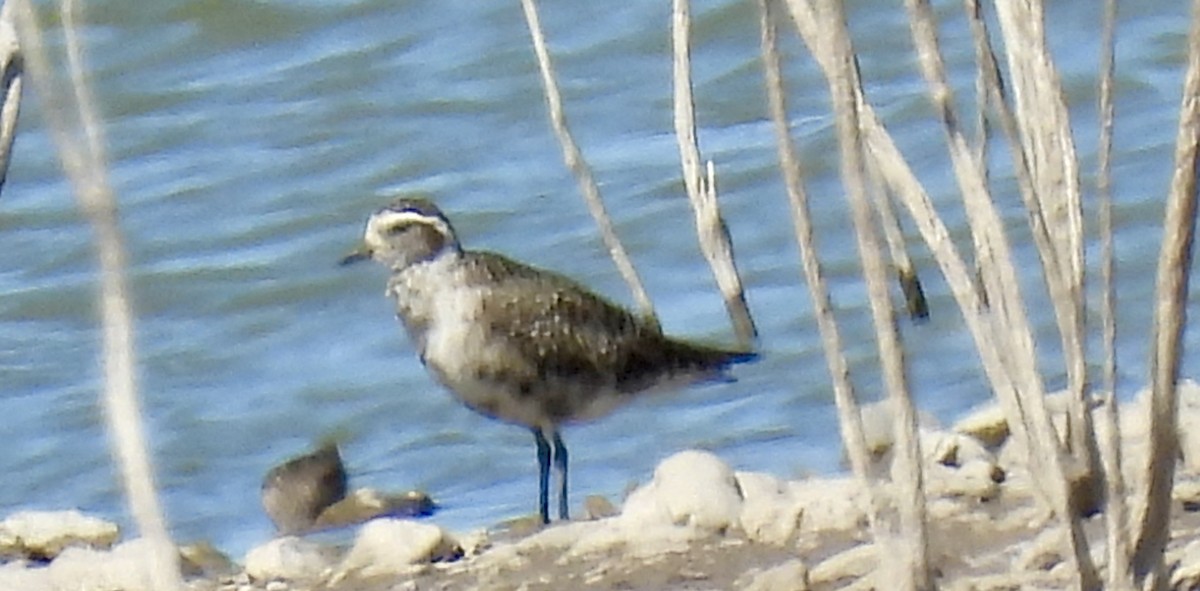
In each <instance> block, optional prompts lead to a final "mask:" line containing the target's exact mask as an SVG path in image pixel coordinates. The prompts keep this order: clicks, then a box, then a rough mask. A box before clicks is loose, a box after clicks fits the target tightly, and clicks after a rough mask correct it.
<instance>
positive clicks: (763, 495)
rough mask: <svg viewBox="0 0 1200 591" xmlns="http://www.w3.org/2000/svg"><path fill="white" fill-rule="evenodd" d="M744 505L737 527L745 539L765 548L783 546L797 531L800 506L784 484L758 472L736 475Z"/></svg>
mask: <svg viewBox="0 0 1200 591" xmlns="http://www.w3.org/2000/svg"><path fill="white" fill-rule="evenodd" d="M737 481H738V487H739V488H740V489H741V491H742V496H743V498H744V501H743V503H742V514H741V517H740V523H741V526H742V531H744V532H745V533H746V536H747V537H749V538H750V539H751V540H754V541H756V542H762V543H765V544H779V545H782V544H786V543H787V542H788V540H789V539H791V537H792V536H793V535H794V534H795V533H796V529H797V528H799V527H800V521H801V515H802V514H803V512H804V506H803V505H802V504H801V503H800V502H799V500H798V499H796V496H795V495H794V494H792V489H791V487H789V486H788V484H787V483H786V482H783V481H782V480H780V479H778V478H776V477H774V476H771V475H769V474H762V473H759V472H738V473H737Z"/></svg>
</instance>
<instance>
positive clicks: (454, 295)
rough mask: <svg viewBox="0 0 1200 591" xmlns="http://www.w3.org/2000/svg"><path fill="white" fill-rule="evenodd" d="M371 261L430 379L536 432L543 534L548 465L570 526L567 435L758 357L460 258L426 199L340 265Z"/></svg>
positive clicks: (533, 275) (580, 290)
mask: <svg viewBox="0 0 1200 591" xmlns="http://www.w3.org/2000/svg"><path fill="white" fill-rule="evenodd" d="M368 259H370V260H374V261H376V262H378V263H380V264H382V265H383V266H385V267H387V268H388V270H389V271H390V272H391V277H390V278H389V279H388V282H387V291H386V293H387V295H388V296H389V297H391V298H393V299H394V300H395V302H396V310H397V316H398V317H399V319H400V321H401V322H402V323H403V324H404V327H405V329H407V332H408V335H409V338H410V340H411V341H412V343H413V345H414V346H415V347H416V349H417V352H418V354H419V355H420V359H421V362H422V363H423V364H424V365H425V366H426V367H427V368H428V369H429V370H430V371H431V372H432V374H433V376H434V377H435V378H436V379H437V380H438V381H439V382H441V383H442V384H443V385H444V386H446V387H447V388H449V389H450V390H451V392H453V393H454V394H455V395H456V396H457V397H458V399H459V400H460V401H461V402H462V403H463V404H465V405H466V406H467V407H468V408H470V409H471V410H474V411H476V412H478V413H480V414H483V415H485V416H488V417H491V418H494V419H498V420H501V421H505V422H508V423H512V424H516V425H521V426H524V427H526V428H528V429H529V430H531V431H532V432H533V438H534V442H535V443H536V445H537V459H538V512H539V516H540V517H541V521H542V523H549V521H550V515H549V479H550V466H551V462H553V465H554V471H555V475H556V483H557V485H558V516H559V518H560V519H564V520H565V519H568V510H567V504H568V503H567V446H566V444H564V443H563V439H562V435H561V434H560V432H559V431H560V428H561V427H562V426H563V425H564V424H568V423H573V422H578V421H585V420H590V419H595V418H597V417H600V416H602V415H604V414H606V413H608V412H609V411H611V410H613V409H614V408H615V407H617V406H618V405H620V404H622V403H624V402H627V401H629V400H630V399H632V398H633V397H634V395H635V394H637V393H639V392H643V391H647V390H651V389H656V388H657V387H661V386H664V385H670V384H672V383H674V384H680V383H688V382H693V381H699V380H703V379H706V378H714V377H720V376H721V372H722V370H724V369H725V368H726V367H727V366H729V365H731V364H734V363H739V362H743V361H748V360H750V359H752V358H754V357H755V354H754V353H749V352H740V351H729V350H723V349H720V348H716V347H710V346H705V345H700V344H696V343H690V342H687V341H683V340H680V339H675V338H671V337H668V336H666V335H664V334H663V333H662V331H661V329H659V327H658V326H657V324H656V323H654V322H651V321H647V320H644V319H641V318H639V317H637V316H635V315H634V314H632V313H631V312H629V311H628V310H626V309H624V308H622V307H621V306H618V305H616V304H614V303H612V302H610V301H608V300H607V299H605V298H603V297H601V296H599V295H597V294H595V293H593V292H592V291H590V290H588V289H587V288H585V287H583V286H582V285H580V284H579V283H576V282H575V281H573V280H571V279H569V278H567V277H565V276H563V275H560V274H558V273H554V272H551V271H547V270H543V269H538V268H535V267H532V266H529V265H526V264H523V263H520V262H518V261H515V260H513V259H510V258H508V257H505V256H503V255H500V254H496V253H493V252H487V251H477V250H466V249H464V248H463V247H462V245H461V244H460V243H459V241H458V237H457V236H456V234H455V232H454V228H453V226H451V225H450V220H448V219H447V218H446V216H445V215H443V213H442V212H441V210H439V209H438V208H437V206H435V205H434V204H433V203H432V202H430V201H428V200H425V199H413V198H401V199H398V200H396V201H395V202H393V203H391V204H390V205H388V206H387V207H384V208H382V209H379V210H378V211H376V212H375V213H374V214H372V215H371V216H370V218H369V219H368V220H367V224H366V230H365V232H364V234H363V244H362V246H361V247H360V248H359V249H358V250H356V251H354V252H353V253H351V254H350V255H349V256H347V257H345V258H344V259H342V264H343V265H348V264H350V263H354V262H357V261H362V260H368Z"/></svg>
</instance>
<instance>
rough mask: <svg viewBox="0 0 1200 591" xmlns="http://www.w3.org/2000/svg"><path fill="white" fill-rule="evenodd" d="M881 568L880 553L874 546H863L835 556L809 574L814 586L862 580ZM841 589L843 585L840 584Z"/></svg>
mask: <svg viewBox="0 0 1200 591" xmlns="http://www.w3.org/2000/svg"><path fill="white" fill-rule="evenodd" d="M878 566H879V552H877V551H876V549H875V546H874V545H872V544H862V545H859V546H855V547H853V548H850V549H849V550H845V551H843V552H839V553H837V554H834V555H833V556H831V557H829V558H826V559H825V560H824V561H822V562H821V563H820V564H818V565H816V566H815V567H813V568H812V570H811V571H809V572H808V580H809V582H810V583H811V584H813V585H821V584H822V583H833V582H837V581H850V580H861V579H862V578H863V577H865V576H866V575H868V574H870V573H872V572H875V570H876V568H877V567H878ZM839 588H841V585H840V584H839Z"/></svg>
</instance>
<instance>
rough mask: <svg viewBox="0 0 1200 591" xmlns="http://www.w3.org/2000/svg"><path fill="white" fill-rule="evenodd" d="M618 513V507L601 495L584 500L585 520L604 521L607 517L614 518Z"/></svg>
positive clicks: (590, 496) (589, 496)
mask: <svg viewBox="0 0 1200 591" xmlns="http://www.w3.org/2000/svg"><path fill="white" fill-rule="evenodd" d="M618 513H619V512H618V511H617V508H616V506H614V505H613V504H612V501H610V500H608V499H607V498H605V497H603V496H601V495H588V496H587V498H586V499H584V500H583V515H584V519H587V520H589V521H595V520H597V519H604V518H605V517H612V516H614V515H617V514H618Z"/></svg>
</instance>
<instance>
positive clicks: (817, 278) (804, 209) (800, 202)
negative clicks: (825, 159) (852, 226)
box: [758, 0, 886, 541]
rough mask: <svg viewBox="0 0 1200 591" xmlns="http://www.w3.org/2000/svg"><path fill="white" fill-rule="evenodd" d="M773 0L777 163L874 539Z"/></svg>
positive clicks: (768, 22) (864, 465)
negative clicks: (787, 93)
mask: <svg viewBox="0 0 1200 591" xmlns="http://www.w3.org/2000/svg"><path fill="white" fill-rule="evenodd" d="M775 2H776V0H758V6H759V16H760V25H761V29H762V52H763V70H764V74H765V76H766V87H767V103H768V107H769V109H770V112H771V120H772V122H773V123H774V128H775V139H776V145H777V147H778V151H779V168H780V170H781V171H782V172H783V180H784V184H785V185H786V187H787V194H788V203H789V204H790V205H791V211H792V224H793V226H794V228H795V232H796V244H797V245H798V246H799V247H800V263H801V268H802V270H803V272H804V281H805V285H807V286H808V293H809V296H810V297H811V298H812V302H813V316H814V317H815V318H816V323H817V332H818V333H819V334H820V335H821V345H822V347H823V348H824V350H825V362H826V363H827V364H828V367H829V377H830V381H831V382H832V383H833V396H834V400H835V401H836V404H837V408H838V419H839V423H840V425H841V430H842V442H843V444H844V445H845V447H846V455H847V457H848V459H849V461H850V469H851V471H852V472H853V473H854V476H855V477H856V478H857V479H858V481H859V483H860V484H861V486H862V488H863V490H864V491H865V492H866V494H867V498H868V501H869V502H868V503H867V523H868V525H869V528H870V531H871V534H872V538H873V539H875V540H877V541H878V540H886V533H885V532H884V530H883V526H882V524H881V523H880V521H879V510H880V505H881V502H882V501H881V499H880V498H879V497H880V496H881V491H878V490H876V487H875V486H874V484H873V481H872V479H871V477H870V474H869V466H870V453H869V452H868V450H867V439H866V435H865V434H864V431H863V424H862V414H861V412H860V411H859V406H858V401H857V397H856V395H855V393H854V384H853V383H852V382H851V381H850V367H849V364H848V363H847V362H846V356H845V353H844V350H843V348H842V339H841V335H840V332H839V330H838V325H837V319H836V317H835V316H834V314H833V303H832V301H831V299H830V295H829V293H830V292H829V282H828V281H826V279H825V274H824V273H823V272H822V270H821V260H820V257H819V256H818V255H817V250H816V237H815V233H814V231H813V224H812V215H811V213H810V211H809V205H808V203H809V202H808V193H807V191H805V189H804V179H803V176H804V172H803V171H804V169H803V166H802V164H801V162H800V158H799V156H798V155H797V150H796V146H795V144H794V143H793V142H792V136H791V131H790V130H789V128H788V115H787V113H788V111H787V103H786V98H785V95H784V90H783V74H782V73H781V71H782V68H781V67H780V59H779V50H778V47H777V43H776V27H775V18H776V17H775V16H774V12H775Z"/></svg>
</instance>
